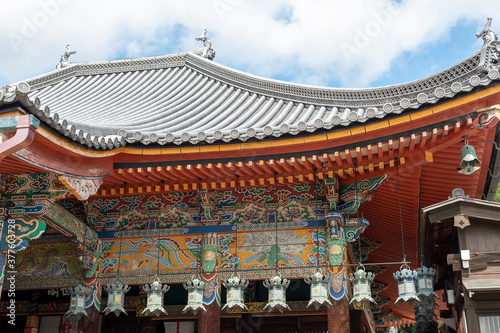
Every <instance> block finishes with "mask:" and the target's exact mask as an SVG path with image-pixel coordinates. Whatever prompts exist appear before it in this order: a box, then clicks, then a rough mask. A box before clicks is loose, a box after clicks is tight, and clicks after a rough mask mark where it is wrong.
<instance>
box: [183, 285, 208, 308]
mask: <svg viewBox="0 0 500 333" xmlns="http://www.w3.org/2000/svg"><path fill="white" fill-rule="evenodd" d="M184 288H185V289H186V290H187V291H188V301H187V305H186V306H185V307H184V309H183V310H182V313H186V312H188V311H191V312H192V313H193V314H197V313H198V311H200V310H201V311H204V312H207V309H205V306H204V305H203V291H204V290H205V282H203V281H202V280H200V279H198V278H194V279H193V281H187V282H184Z"/></svg>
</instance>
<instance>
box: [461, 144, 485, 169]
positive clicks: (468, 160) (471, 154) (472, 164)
mask: <svg viewBox="0 0 500 333" xmlns="http://www.w3.org/2000/svg"><path fill="white" fill-rule="evenodd" d="M460 154H461V155H462V160H461V162H460V166H461V167H464V168H463V169H460V170H458V172H459V173H462V174H464V175H470V174H473V173H474V172H475V171H477V170H479V168H480V166H476V164H481V162H479V160H478V159H477V155H476V151H475V150H474V147H472V146H470V145H469V142H468V141H467V139H465V145H464V146H463V147H462V150H461V151H460Z"/></svg>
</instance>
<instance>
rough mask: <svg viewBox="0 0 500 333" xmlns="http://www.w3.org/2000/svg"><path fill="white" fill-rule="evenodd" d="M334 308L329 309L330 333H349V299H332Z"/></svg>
mask: <svg viewBox="0 0 500 333" xmlns="http://www.w3.org/2000/svg"><path fill="white" fill-rule="evenodd" d="M330 302H331V303H332V305H333V306H332V307H329V308H328V311H327V313H328V333H349V332H350V331H351V328H350V322H349V303H348V302H347V298H345V297H342V299H341V300H340V301H336V300H334V299H330Z"/></svg>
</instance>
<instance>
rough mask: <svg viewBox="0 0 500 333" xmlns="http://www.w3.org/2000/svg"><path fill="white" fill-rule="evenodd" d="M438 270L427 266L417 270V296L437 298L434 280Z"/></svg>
mask: <svg viewBox="0 0 500 333" xmlns="http://www.w3.org/2000/svg"><path fill="white" fill-rule="evenodd" d="M435 274H436V270H435V269H434V268H432V267H430V268H427V267H425V266H422V267H419V268H417V287H418V292H417V295H418V296H419V297H420V296H437V294H436V293H435V292H434V279H433V276H434V275H435Z"/></svg>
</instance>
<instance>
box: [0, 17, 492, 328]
mask: <svg viewBox="0 0 500 333" xmlns="http://www.w3.org/2000/svg"><path fill="white" fill-rule="evenodd" d="M490 26H491V19H488V21H487V24H486V26H485V28H484V30H483V31H482V32H480V33H479V34H478V38H482V39H483V40H484V45H483V46H482V47H481V48H480V50H478V52H477V53H476V54H473V55H472V56H471V57H469V58H467V59H465V60H463V61H462V62H460V63H458V64H456V65H454V66H453V67H451V68H449V69H446V70H444V71H442V72H439V73H436V74H434V75H432V76H429V77H427V78H423V79H421V80H417V81H413V82H409V83H403V84H397V85H392V86H386V87H380V88H363V89H338V88H326V87H316V86H308V85H301V84H294V83H287V82H282V81H277V80H271V79H266V78H262V77H257V76H254V75H249V74H246V73H243V72H240V71H237V70H234V69H231V68H228V67H225V66H223V65H220V64H218V63H217V62H216V61H215V60H214V57H215V52H214V50H213V49H212V44H211V42H210V40H209V39H208V37H207V31H206V30H205V31H204V32H203V33H202V35H201V36H200V37H198V38H197V40H199V41H201V42H203V47H202V48H201V49H199V50H197V51H193V52H186V53H178V54H172V55H163V56H155V57H147V58H138V59H126V60H113V61H102V62H89V63H79V62H71V61H70V60H74V59H75V58H77V55H74V53H75V51H74V50H72V49H71V48H70V47H69V46H68V47H67V51H66V52H65V53H64V54H63V56H62V57H61V59H60V62H59V64H58V65H57V68H56V69H55V70H54V71H52V72H49V73H47V74H44V75H41V76H38V77H34V78H31V79H27V80H24V81H22V82H18V83H14V84H11V85H8V86H4V87H2V88H0V133H1V136H0V139H1V140H0V199H1V200H0V223H1V225H2V226H1V228H0V231H1V232H0V235H1V240H0V273H1V274H0V289H1V290H2V293H1V298H0V331H1V332H40V333H45V332H103V333H104V332H112V333H118V332H130V333H133V332H137V333H139V332H168V333H170V332H200V333H208V332H228V333H229V332H273V333H277V332H283V333H284V332H326V331H328V332H330V333H334V332H372V333H374V332H379V331H388V330H389V329H391V327H393V328H394V327H401V326H404V325H407V324H415V325H416V326H417V328H418V330H420V332H433V331H436V332H437V329H438V328H437V326H438V325H437V321H438V320H440V323H441V326H440V328H439V329H440V330H441V331H443V332H448V331H449V332H452V329H453V330H458V331H460V332H467V329H468V332H481V333H483V332H498V331H495V330H494V327H497V328H498V327H499V324H500V306H499V304H500V273H499V272H498V269H495V265H496V267H498V262H500V248H499V246H498V244H499V242H498V237H500V232H499V227H500V208H499V207H500V204H496V203H493V202H491V200H493V196H494V194H495V191H496V189H497V186H498V183H499V179H500V155H499V154H498V150H499V147H498V144H499V143H500V127H499V125H498V123H499V119H500V75H499V70H500V63H499V59H500V42H499V41H498V37H497V35H496V34H495V33H494V32H493V31H492V30H491V27H490ZM70 58H71V59H70ZM450 291H451V292H450ZM443 295H444V296H443ZM494 304H496V305H494ZM14 324H15V325H14ZM488 325H489V326H488ZM495 325H497V326H495Z"/></svg>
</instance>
